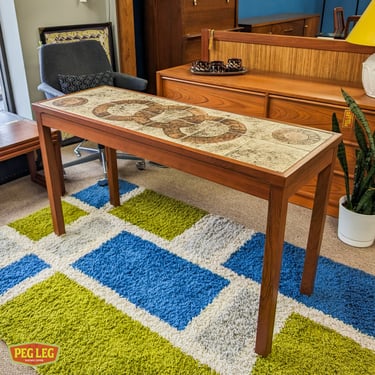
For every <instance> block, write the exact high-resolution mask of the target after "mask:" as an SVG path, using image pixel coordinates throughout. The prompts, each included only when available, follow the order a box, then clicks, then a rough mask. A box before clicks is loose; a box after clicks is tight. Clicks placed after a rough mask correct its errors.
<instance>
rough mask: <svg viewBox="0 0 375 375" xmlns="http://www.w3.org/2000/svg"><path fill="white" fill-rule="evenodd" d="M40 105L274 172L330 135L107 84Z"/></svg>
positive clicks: (329, 133) (296, 159)
mask: <svg viewBox="0 0 375 375" xmlns="http://www.w3.org/2000/svg"><path fill="white" fill-rule="evenodd" d="M43 105H45V106H47V107H51V108H55V109H58V110H60V111H63V112H67V113H72V114H78V115H80V116H85V117H87V118H90V119H93V120H95V121H100V122H102V123H103V124H111V125H112V126H116V127H120V128H125V129H130V130H134V131H137V132H139V133H142V134H146V135H149V136H153V137H156V138H160V139H163V140H168V141H169V142H173V143H177V144H183V145H184V146H188V147H191V148H195V149H199V150H202V151H206V152H210V153H213V154H216V155H220V156H225V157H227V158H232V159H235V160H238V161H241V162H245V163H249V164H254V165H256V166H259V167H263V168H266V169H271V170H274V171H277V172H284V171H286V170H287V169H288V168H290V167H291V166H293V165H294V164H295V163H296V162H298V161H299V160H301V159H303V158H304V157H305V156H306V155H308V154H309V153H310V152H311V151H312V150H314V149H315V148H317V147H318V146H320V145H322V144H323V143H324V142H325V141H327V140H328V139H329V138H330V137H331V136H332V133H331V132H326V131H321V130H316V129H312V128H306V127H298V126H293V125H288V124H283V123H279V122H274V121H270V120H264V119H259V118H254V117H248V116H242V115H236V114H233V113H227V112H222V111H218V110H213V109H207V108H202V107H198V106H194V105H190V104H183V103H179V102H175V101H172V100H169V99H165V98H162V97H158V96H152V95H148V94H143V93H139V92H135V91H128V90H123V89H118V88H115V87H109V86H102V87H98V88H95V89H91V90H86V91H80V92H78V93H76V94H71V95H68V96H64V97H60V98H58V99H52V100H49V101H46V102H44V103H43Z"/></svg>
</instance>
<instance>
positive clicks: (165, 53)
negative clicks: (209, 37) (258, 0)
mask: <svg viewBox="0 0 375 375" xmlns="http://www.w3.org/2000/svg"><path fill="white" fill-rule="evenodd" d="M237 14H238V0H146V1H145V7H144V18H143V20H144V47H145V52H144V55H145V66H146V73H147V79H148V80H149V88H148V91H149V92H151V93H155V92H156V84H155V82H156V78H155V75H156V72H157V71H158V70H161V69H165V68H169V67H172V66H177V65H181V64H184V63H188V62H191V61H193V60H196V59H199V58H200V55H201V30H202V29H203V28H210V29H216V30H227V29H234V28H236V27H237V23H238V16H237Z"/></svg>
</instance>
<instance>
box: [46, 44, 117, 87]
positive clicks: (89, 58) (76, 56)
mask: <svg viewBox="0 0 375 375" xmlns="http://www.w3.org/2000/svg"><path fill="white" fill-rule="evenodd" d="M39 66H40V78H41V82H45V83H47V84H49V85H51V86H52V87H54V88H55V89H57V90H59V89H60V83H59V80H58V74H72V75H81V74H92V73H100V72H104V71H113V69H112V65H111V63H110V62H109V60H108V57H107V54H106V52H105V51H104V48H103V47H102V45H101V44H100V42H98V41H97V40H83V41H77V42H69V43H53V44H43V45H42V46H41V47H40V48H39Z"/></svg>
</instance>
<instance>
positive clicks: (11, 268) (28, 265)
mask: <svg viewBox="0 0 375 375" xmlns="http://www.w3.org/2000/svg"><path fill="white" fill-rule="evenodd" d="M49 267H50V266H49V265H48V264H47V263H45V262H44V261H43V260H41V259H39V258H38V257H37V256H36V255H34V254H30V255H26V256H24V257H23V258H21V259H20V260H18V261H17V262H14V263H11V264H9V265H8V266H5V267H3V268H0V295H2V294H4V293H5V292H7V291H8V290H9V289H11V288H13V287H14V286H16V285H17V284H19V283H20V282H22V281H24V280H26V279H27V278H29V277H32V276H35V275H36V274H38V273H39V272H40V271H42V270H44V269H46V268H49Z"/></svg>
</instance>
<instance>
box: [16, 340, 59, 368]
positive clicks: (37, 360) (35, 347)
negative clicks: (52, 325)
mask: <svg viewBox="0 0 375 375" xmlns="http://www.w3.org/2000/svg"><path fill="white" fill-rule="evenodd" d="M9 350H10V354H11V356H12V359H13V361H14V362H17V363H22V364H24V365H29V366H40V365H45V364H46V363H52V362H55V361H56V360H57V356H58V354H59V347H58V346H56V345H49V344H41V343H29V344H19V345H11V346H10V347H9Z"/></svg>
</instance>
